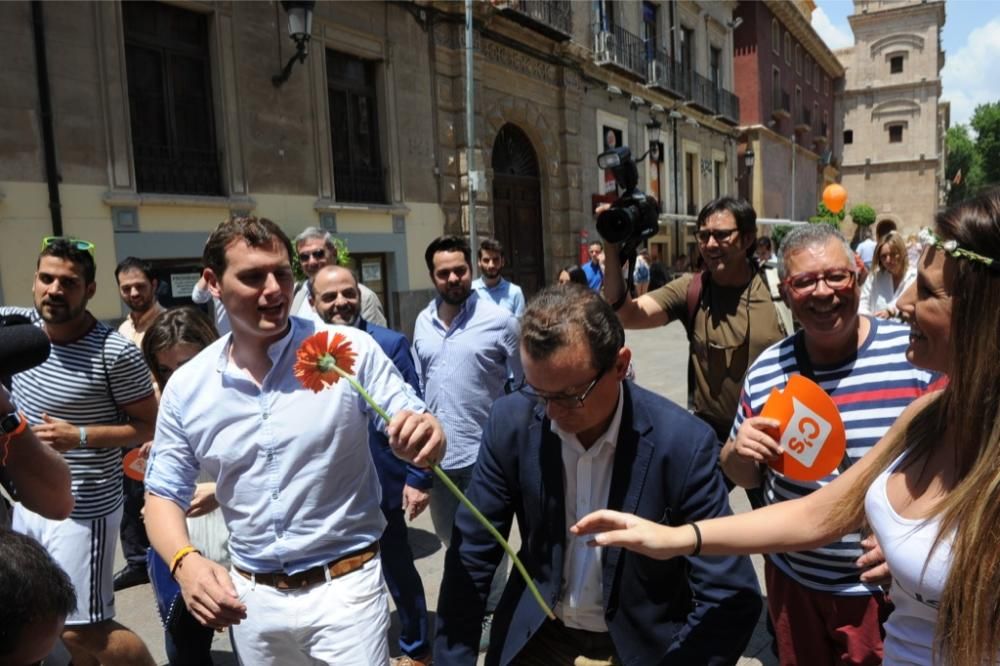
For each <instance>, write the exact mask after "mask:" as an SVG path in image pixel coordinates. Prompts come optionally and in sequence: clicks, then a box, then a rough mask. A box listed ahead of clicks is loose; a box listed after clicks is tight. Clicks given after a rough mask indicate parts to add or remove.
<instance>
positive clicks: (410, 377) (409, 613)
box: [310, 266, 433, 666]
mask: <svg viewBox="0 0 1000 666" xmlns="http://www.w3.org/2000/svg"><path fill="white" fill-rule="evenodd" d="M310 303H311V304H312V306H313V309H314V310H316V314H317V315H319V317H320V319H322V320H323V321H325V322H326V323H328V324H340V325H342V326H354V327H356V328H359V329H361V330H362V331H365V332H366V333H368V335H370V336H372V338H374V339H375V342H377V343H378V346H379V347H381V348H382V351H384V352H385V354H386V356H388V357H389V358H390V359H392V362H393V364H394V365H395V366H396V368H398V369H399V371H400V372H401V373H402V375H403V379H405V380H406V382H407V383H408V384H410V386H412V387H413V388H414V389H416V391H417V393H418V394H419V393H420V378H419V377H418V376H417V370H416V368H415V367H414V365H413V356H412V355H411V353H410V342H409V340H407V339H406V336H404V335H403V334H402V333H397V332H396V331H393V330H390V329H388V328H385V327H383V326H377V325H375V324H372V323H369V322H367V321H365V320H364V319H363V318H362V317H361V314H360V313H361V292H360V291H359V289H358V282H357V279H356V278H355V277H354V274H353V273H351V271H350V270H348V269H347V268H344V267H342V266H326V267H324V268H321V269H320V270H319V272H318V273H317V274H316V276H315V277H314V278H313V295H311V296H310ZM368 446H369V448H370V449H371V454H372V460H373V461H374V462H375V469H376V470H377V471H378V479H379V483H380V485H381V486H382V503H381V507H382V513H383V514H384V515H385V519H386V526H385V532H383V533H382V538H381V539H379V545H380V546H381V550H382V570H383V573H384V575H385V582H386V585H387V586H388V588H389V594H391V595H392V599H393V601H394V602H395V604H396V610H397V611H398V612H399V622H400V633H399V648H400V651H402V653H403V655H404V656H403V657H398V658H395V659H393V660H392V665H393V666H396V665H397V664H398V665H399V666H425V664H429V663H430V659H429V658H430V653H431V644H430V642H429V639H428V635H427V631H428V625H427V601H426V599H425V597H424V584H423V581H421V580H420V574H419V573H418V572H417V568H416V567H415V566H414V564H413V551H412V550H410V542H409V540H408V539H407V532H406V520H405V514H406V513H407V512H408V513H409V517H410V520H413V519H414V518H416V517H417V516H418V515H419V514H420V512H422V511H423V510H424V509H425V508H427V504H428V502H429V501H430V495H429V493H428V490H430V487H431V485H432V484H433V479H432V477H431V472H430V470H426V469H420V468H419V467H414V466H413V465H408V464H407V463H406V462H404V461H403V460H400V459H399V458H397V457H396V455H395V454H394V453H393V452H392V449H390V448H389V440H388V439H386V436H385V435H383V434H382V433H381V432H380V431H379V430H378V429H377V428H376V427H375V426H374V425H373V424H371V423H369V424H368Z"/></svg>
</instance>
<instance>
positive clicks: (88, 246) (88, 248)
mask: <svg viewBox="0 0 1000 666" xmlns="http://www.w3.org/2000/svg"><path fill="white" fill-rule="evenodd" d="M60 242H64V243H68V244H69V245H70V246H71V247H74V248H76V249H77V250H80V251H81V252H89V253H90V256H91V257H93V256H94V250H95V248H96V246H95V245H94V244H93V243H91V242H90V241H86V240H83V239H80V238H70V237H69V236H46V237H45V238H43V239H42V250H45V248H47V247H50V246H52V245H55V244H56V243H60Z"/></svg>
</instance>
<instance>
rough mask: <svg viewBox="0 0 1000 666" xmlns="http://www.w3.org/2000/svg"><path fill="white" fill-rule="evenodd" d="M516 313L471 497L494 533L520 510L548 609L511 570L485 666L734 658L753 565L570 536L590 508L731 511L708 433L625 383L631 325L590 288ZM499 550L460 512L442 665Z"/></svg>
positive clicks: (448, 570)
mask: <svg viewBox="0 0 1000 666" xmlns="http://www.w3.org/2000/svg"><path fill="white" fill-rule="evenodd" d="M521 321H522V324H521V333H520V347H521V359H522V363H523V366H524V377H525V379H524V382H523V383H522V384H521V386H520V387H519V388H518V392H517V393H515V394H513V395H509V396H506V397H504V398H501V399H500V400H498V401H497V403H496V405H495V406H494V408H493V411H492V412H491V414H490V418H489V421H488V422H487V424H486V426H485V427H484V428H483V437H482V448H481V449H480V452H479V459H478V462H477V463H476V467H475V469H474V471H473V473H472V480H471V481H470V483H469V487H468V495H469V499H470V500H471V501H472V502H473V504H475V505H476V506H477V507H478V508H479V509H480V510H481V511H482V513H483V515H484V516H486V518H487V519H488V520H489V521H490V522H491V523H492V524H493V526H494V527H495V528H496V529H497V530H499V531H500V532H501V533H509V531H510V529H511V524H512V522H513V519H514V517H515V516H516V517H517V524H518V528H519V529H520V532H521V543H522V547H521V551H520V553H519V557H520V558H521V560H522V561H523V562H524V565H525V567H526V569H527V570H528V572H529V575H531V576H532V579H533V580H534V582H535V584H536V585H537V587H538V589H539V591H540V593H541V596H542V598H543V599H545V601H546V603H548V604H549V605H550V606H551V607H552V609H553V610H554V612H555V615H556V618H557V619H546V617H545V614H544V613H543V611H542V609H541V607H540V605H539V604H538V603H536V601H535V600H534V598H533V597H532V595H531V594H530V592H528V590H527V586H526V584H525V582H524V580H523V579H522V577H521V576H519V575H512V576H511V577H510V579H509V580H508V582H507V587H506V589H505V590H504V593H503V597H502V598H501V601H500V604H499V605H498V606H497V608H496V611H495V613H494V619H493V623H492V634H491V638H490V642H489V651H488V652H487V655H486V663H487V664H489V665H491V666H492V665H494V664H500V665H502V666H506V664H510V663H518V664H546V666H572V665H573V664H580V663H587V664H591V665H592V666H610V665H611V664H661V663H671V664H732V663H734V662H735V661H736V659H738V658H739V656H740V653H741V651H742V650H743V648H744V647H745V646H746V644H747V641H748V640H749V638H750V635H751V634H752V632H753V628H754V625H755V624H756V621H757V617H758V613H759V611H760V596H759V593H758V589H757V582H756V577H755V575H754V572H753V567H752V566H751V564H750V560H749V559H747V558H746V557H712V558H702V557H696V555H697V553H693V554H692V555H691V556H690V557H688V558H686V559H685V558H675V559H672V560H667V561H657V560H652V559H650V558H646V557H643V556H640V555H635V554H632V553H628V554H623V553H622V551H621V550H620V549H609V550H607V551H605V552H602V551H601V549H600V548H593V547H591V546H590V545H588V541H589V538H588V537H579V538H578V537H576V536H575V535H573V534H572V533H571V532H570V531H569V528H570V526H572V525H573V524H574V523H576V522H577V520H579V519H580V517H582V516H583V515H586V514H587V513H588V512H590V511H593V510H595V509H599V508H612V507H629V508H628V509H626V510H629V511H633V512H637V513H639V514H641V515H643V516H645V517H647V518H650V519H652V520H655V521H658V522H662V523H665V524H669V525H683V524H684V523H687V522H691V521H695V520H700V519H702V518H706V517H708V516H721V515H727V514H729V513H730V509H729V502H728V496H727V493H726V486H725V483H724V481H723V478H722V474H721V472H720V471H719V469H718V465H717V464H716V458H717V455H718V447H717V444H716V440H715V434H714V433H713V431H712V430H711V429H710V428H709V427H708V425H706V424H705V423H704V422H702V421H701V420H700V419H698V418H696V417H694V416H692V415H691V414H688V413H687V411H685V410H684V409H681V408H680V407H679V406H677V405H675V404H673V403H671V402H670V401H668V400H666V399H665V398H663V397H661V396H658V395H655V394H653V393H650V392H649V391H646V390H644V389H642V388H640V387H638V386H636V385H635V384H633V383H632V382H630V381H628V380H627V379H626V378H625V376H626V372H627V370H628V366H629V361H630V359H631V352H630V351H629V349H628V348H627V347H625V332H624V330H623V329H622V326H621V323H620V322H619V321H618V318H617V317H616V316H615V313H614V311H613V310H612V309H611V306H610V305H608V303H606V302H605V301H604V300H603V299H602V298H601V297H600V295H598V294H597V293H595V292H592V291H590V290H588V289H586V288H585V287H583V286H582V285H577V284H568V285H559V286H554V287H549V288H547V289H545V290H543V291H542V292H540V293H539V294H538V295H537V296H535V297H534V298H533V299H532V301H531V302H530V303H528V306H527V308H526V309H525V312H524V315H523V317H522V320H521ZM501 555H502V550H501V549H500V547H499V546H497V545H496V543H495V542H494V541H493V539H491V538H490V536H489V534H488V532H487V531H486V530H485V529H484V528H483V527H482V526H481V525H480V524H479V523H478V521H477V520H476V519H475V518H474V517H473V515H472V514H471V512H469V511H468V510H467V509H466V508H465V507H464V506H463V507H460V508H459V510H458V513H457V515H456V517H455V530H454V534H453V536H452V541H451V545H450V547H449V549H448V553H447V555H446V557H445V571H444V578H443V581H442V584H441V593H440V595H439V602H438V609H437V611H438V629H437V638H436V641H435V645H434V648H435V649H434V659H435V664H436V665H437V666H452V665H456V666H471V665H472V664H475V663H476V652H477V648H478V643H479V638H480V631H481V624H480V622H481V619H482V617H483V612H484V610H485V606H486V599H487V596H488V593H489V588H490V580H491V579H492V577H493V572H494V570H495V569H496V567H497V564H498V563H499V561H500V559H501Z"/></svg>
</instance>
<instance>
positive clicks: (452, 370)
mask: <svg viewBox="0 0 1000 666" xmlns="http://www.w3.org/2000/svg"><path fill="white" fill-rule="evenodd" d="M439 302H440V301H438V300H437V299H435V300H433V301H431V303H430V304H429V305H428V306H427V307H426V308H424V309H423V310H422V311H421V312H420V314H419V315H417V321H416V324H415V326H414V331H413V358H414V360H415V361H416V365H417V373H418V374H419V375H420V388H421V389H422V391H423V394H424V400H426V401H427V406H428V407H429V408H430V411H431V413H433V414H434V416H436V417H437V418H438V420H440V421H441V426H442V427H443V428H444V432H445V435H446V436H447V437H448V450H447V452H446V453H445V456H444V459H443V460H442V461H441V467H442V468H443V469H460V468H462V467H468V466H470V465H472V464H473V463H475V462H476V458H477V457H478V456H479V444H480V440H481V439H482V433H483V425H484V424H485V423H486V418H487V417H488V416H489V414H490V409H491V408H492V407H493V402H494V401H495V400H496V399H497V398H499V397H501V396H503V395H504V390H503V387H504V382H505V381H506V380H507V376H508V371H509V372H511V373H512V374H513V376H514V377H516V378H520V377H521V376H523V374H524V371H523V370H522V369H521V356H520V354H519V353H518V335H519V333H520V326H519V325H518V322H517V318H516V317H514V315H512V314H511V313H510V312H508V311H507V310H505V309H503V308H501V307H500V306H498V305H496V304H494V303H493V302H491V301H490V300H489V299H485V298H480V297H479V294H478V293H477V292H476V291H473V292H472V293H471V294H470V295H469V298H467V299H466V301H465V303H464V304H463V305H462V309H461V311H460V312H459V313H458V315H456V316H455V319H454V320H453V321H452V322H451V328H448V327H446V326H445V324H444V322H442V321H441V319H440V318H439V317H438V303H439Z"/></svg>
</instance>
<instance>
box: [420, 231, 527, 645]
mask: <svg viewBox="0 0 1000 666" xmlns="http://www.w3.org/2000/svg"><path fill="white" fill-rule="evenodd" d="M471 254H472V253H471V251H470V250H469V244H468V243H467V242H466V241H465V239H463V238H460V237H458V236H441V237H440V238H436V239H435V240H433V241H432V242H431V244H430V245H428V246H427V251H426V252H425V253H424V260H425V261H426V262H427V270H428V271H429V272H430V276H431V281H432V282H433V283H434V287H435V288H436V289H437V291H438V297H437V298H435V299H434V300H433V301H431V302H430V303H429V304H428V306H427V307H426V308H424V310H423V311H421V313H420V314H419V315H418V316H417V321H416V324H415V325H414V332H413V353H414V358H415V359H416V362H417V371H418V373H419V375H420V388H421V390H422V391H423V393H424V399H425V400H426V401H427V406H428V407H429V408H430V410H431V411H432V412H433V413H434V414H435V415H437V417H438V418H439V419H441V425H442V426H443V427H444V431H445V434H446V435H447V437H448V451H447V453H446V454H445V457H444V459H443V460H442V461H441V468H442V469H443V470H444V472H445V473H446V474H447V475H448V476H449V477H450V478H451V480H452V481H454V482H455V485H457V486H458V487H459V488H461V489H462V490H465V488H466V486H468V485H469V480H470V479H471V478H472V468H473V467H474V466H475V463H476V458H477V457H478V455H479V444H480V440H481V439H482V433H483V425H484V424H485V423H486V419H487V418H488V417H489V414H490V408H491V407H492V406H493V403H494V402H495V401H496V400H497V398H500V397H501V396H503V395H504V384H505V382H506V380H507V377H508V376H509V375H508V373H510V374H511V375H512V376H514V377H520V376H521V374H522V371H521V359H520V355H519V351H518V343H517V336H518V332H519V327H518V323H517V318H516V317H514V315H512V314H511V313H510V312H508V311H507V310H505V309H503V308H501V307H499V306H498V305H496V304H494V303H493V302H492V301H490V300H489V299H486V298H481V297H480V296H479V294H477V293H476V292H474V291H473V290H472V263H471ZM457 508H458V500H456V499H455V497H454V496H453V495H452V494H451V493H450V492H448V489H447V488H445V487H444V486H443V485H442V484H437V485H435V486H434V488H432V489H431V521H432V522H433V523H434V532H435V533H436V534H437V535H438V537H439V538H440V539H441V541H442V542H444V544H445V545H447V544H448V543H450V541H451V533H452V527H453V525H454V523H455V510H456V509H457ZM500 571H501V572H503V571H504V569H503V567H502V566H501V569H500ZM504 583H505V576H504V575H503V574H502V573H500V574H499V575H497V576H496V577H495V579H494V588H493V589H494V595H493V596H491V599H490V605H489V607H488V609H487V610H488V612H492V609H493V608H494V607H495V606H496V602H497V601H499V595H500V593H501V592H502V591H503V585H504ZM489 620H490V618H489V616H487V619H486V621H487V622H489ZM486 633H488V632H486Z"/></svg>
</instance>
